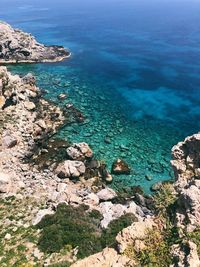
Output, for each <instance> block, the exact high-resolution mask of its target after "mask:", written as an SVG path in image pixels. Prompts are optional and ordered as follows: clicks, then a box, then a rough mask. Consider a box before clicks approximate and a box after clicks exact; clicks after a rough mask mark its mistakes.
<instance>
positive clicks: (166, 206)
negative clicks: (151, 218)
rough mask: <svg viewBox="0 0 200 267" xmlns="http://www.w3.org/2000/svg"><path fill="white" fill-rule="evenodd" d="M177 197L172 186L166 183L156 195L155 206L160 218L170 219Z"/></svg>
mask: <svg viewBox="0 0 200 267" xmlns="http://www.w3.org/2000/svg"><path fill="white" fill-rule="evenodd" d="M176 200H177V197H176V195H175V194H174V189H173V186H172V184H170V183H164V184H163V185H162V187H161V189H160V190H159V191H158V192H157V193H155V195H154V205H155V209H156V211H157V214H158V216H160V217H163V218H164V219H167V218H168V215H169V211H170V210H171V209H172V208H173V205H174V204H175V203H176Z"/></svg>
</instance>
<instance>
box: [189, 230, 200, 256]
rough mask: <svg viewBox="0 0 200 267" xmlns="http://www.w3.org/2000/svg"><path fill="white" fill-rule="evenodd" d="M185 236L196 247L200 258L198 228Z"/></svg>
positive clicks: (199, 233) (199, 231)
mask: <svg viewBox="0 0 200 267" xmlns="http://www.w3.org/2000/svg"><path fill="white" fill-rule="evenodd" d="M186 236H187V238H188V239H189V240H191V241H193V242H194V243H195V244H196V245H197V253H198V256H199V257H200V227H198V228H197V229H195V230H194V232H192V233H187V234H186Z"/></svg>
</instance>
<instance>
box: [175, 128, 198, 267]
mask: <svg viewBox="0 0 200 267" xmlns="http://www.w3.org/2000/svg"><path fill="white" fill-rule="evenodd" d="M172 155H173V160H172V161H171V164H172V167H173V169H174V173H175V178H176V182H175V184H174V186H175V189H176V191H177V198H178V199H177V205H176V216H175V217H176V225H177V226H178V227H179V228H180V229H182V230H183V231H184V232H186V233H188V232H193V231H194V230H196V229H199V227H200V133H197V134H194V135H192V136H189V137H187V138H186V139H185V140H184V141H183V142H180V143H178V144H177V145H176V146H174V147H173V149H172ZM172 254H173V256H174V261H175V262H177V264H175V265H174V266H179V267H183V266H184V267H185V266H187V267H189V266H190V267H192V266H194V267H199V266H200V260H199V257H198V253H197V245H196V244H195V243H193V242H191V241H190V240H189V241H188V242H187V243H186V244H183V245H182V246H173V249H172Z"/></svg>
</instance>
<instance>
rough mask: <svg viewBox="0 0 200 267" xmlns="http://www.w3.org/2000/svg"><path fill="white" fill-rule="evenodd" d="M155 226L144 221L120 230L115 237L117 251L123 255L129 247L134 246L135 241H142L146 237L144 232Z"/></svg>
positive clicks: (150, 220) (149, 221) (151, 222)
mask: <svg viewBox="0 0 200 267" xmlns="http://www.w3.org/2000/svg"><path fill="white" fill-rule="evenodd" d="M153 226H155V223H154V222H153V220H152V219H151V218H150V219H148V218H147V219H145V220H144V221H138V222H134V223H133V224H132V225H131V226H129V227H127V228H125V229H124V230H122V231H121V232H120V233H119V234H118V235H117V237H116V240H117V243H118V249H119V252H120V253H123V252H124V251H125V249H126V248H127V247H128V246H129V245H133V244H135V242H136V240H140V241H141V240H142V239H144V238H145V237H146V233H147V232H146V231H147V230H148V229H152V228H153Z"/></svg>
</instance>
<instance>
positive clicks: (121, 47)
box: [0, 0, 200, 192]
mask: <svg viewBox="0 0 200 267" xmlns="http://www.w3.org/2000/svg"><path fill="white" fill-rule="evenodd" d="M199 14H200V5H199V3H198V1H195V0H193V1H179V0H176V1H165V0H162V1H161V0H157V1H155V0H152V1H149V0H148V1H147V0H144V1H139V0H136V1H128V0H123V1H122V0H115V1H114V0H107V1H105V0H103V1H102V0H101V1H100V0H93V1H90V0H86V1H80V0H68V1H64V0H58V1H56V3H55V1H46V0H45V1H39V0H36V1H34V2H33V1H31V0H26V1H25V0H17V1H16V0H9V3H8V1H6V0H1V9H0V18H1V19H2V20H6V21H8V22H9V23H11V24H12V25H13V26H16V27H20V28H22V29H24V30H25V31H28V32H32V33H33V34H34V35H35V36H36V37H37V38H38V39H39V40H40V41H41V42H44V43H46V44H62V45H64V46H66V47H69V48H70V50H71V51H72V57H71V59H69V60H66V61H64V62H61V63H55V64H37V65H36V64H32V65H16V66H10V67H9V68H10V69H11V70H13V71H15V72H16V73H20V74H23V73H26V72H33V73H34V74H35V75H36V76H37V78H38V84H39V85H40V86H41V87H42V88H45V89H47V90H48V91H49V94H47V97H48V98H50V99H53V100H55V101H56V102H59V101H58V100H57V95H58V94H59V93H61V92H66V93H67V94H68V95H69V96H68V98H67V100H66V102H67V103H74V104H75V105H76V106H77V107H78V108H79V109H80V110H81V111H83V113H84V114H85V117H86V123H85V124H83V125H80V124H79V125H75V124H74V125H71V126H68V127H66V128H65V129H63V130H62V131H61V132H60V133H59V136H61V137H62V138H65V139H70V140H71V141H73V142H75V141H86V142H88V143H89V144H90V145H91V146H92V148H93V150H94V151H95V153H96V156H97V157H98V158H99V159H103V160H105V161H106V162H107V163H108V166H109V168H111V165H112V162H113V161H114V160H115V159H116V158H118V157H120V158H123V159H125V160H126V161H127V162H128V163H129V164H130V166H131V168H132V170H133V171H132V173H131V175H130V176H118V177H115V178H114V183H113V186H114V187H116V188H120V187H122V186H130V185H141V186H142V187H143V188H144V190H145V191H146V192H149V188H150V186H151V185H152V184H153V183H155V182H157V181H160V180H167V179H169V178H170V179H171V178H173V174H172V171H171V168H170V164H169V160H170V157H171V156H170V150H171V147H172V146H173V145H174V144H176V143H177V142H178V141H180V140H182V139H183V138H184V137H185V136H187V135H189V134H192V133H194V132H196V131H198V130H199V127H200V94H199V91H200V89H199V85H200V72H199V70H200V65H199V62H200V45H199V44H200V32H199V31H200V30H199V29H200V16H199ZM58 104H59V103H58ZM105 141H106V142H105ZM146 176H149V177H151V181H148V180H147V179H146V178H145V177H146Z"/></svg>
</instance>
